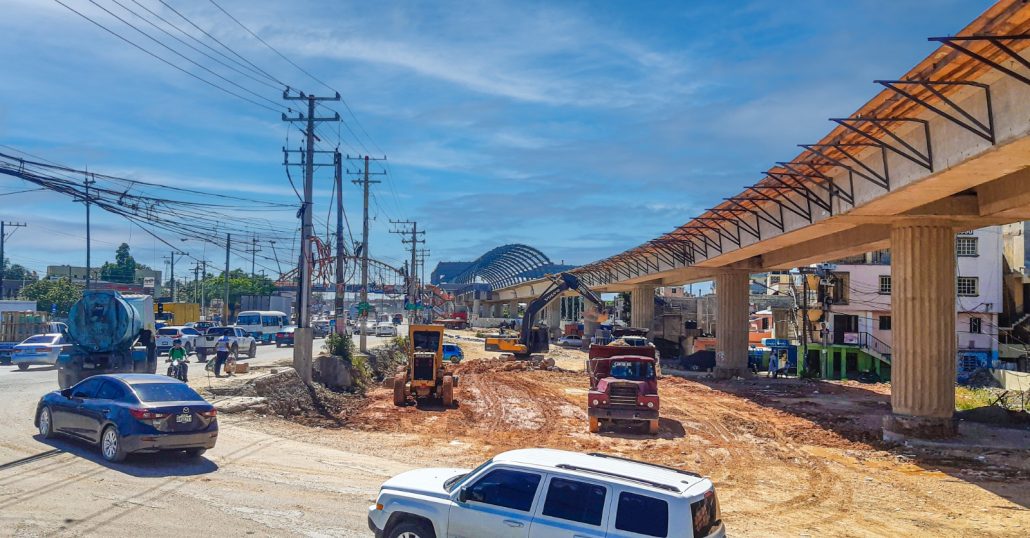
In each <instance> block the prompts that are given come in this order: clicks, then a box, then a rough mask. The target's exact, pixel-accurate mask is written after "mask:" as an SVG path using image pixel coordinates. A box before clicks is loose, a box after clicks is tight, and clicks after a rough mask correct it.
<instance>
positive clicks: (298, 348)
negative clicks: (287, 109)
mask: <svg viewBox="0 0 1030 538" xmlns="http://www.w3.org/2000/svg"><path fill="white" fill-rule="evenodd" d="M283 99H284V100H287V101H307V105H308V113H307V116H305V115H304V114H303V113H300V114H298V115H297V117H287V116H286V114H283V115H282V119H283V121H289V122H294V121H304V122H306V123H307V128H306V129H305V133H304V136H305V138H306V139H307V151H306V152H305V156H306V161H305V163H304V164H305V166H304V205H303V206H302V207H301V232H300V262H299V264H298V267H297V275H298V276H299V277H300V286H299V289H298V290H297V330H296V331H295V335H294V338H295V339H294V344H293V367H294V369H296V370H297V373H298V374H300V378H301V379H303V380H304V382H305V383H311V352H312V349H311V348H312V336H313V335H312V332H311V269H312V267H311V264H312V256H311V239H312V238H313V237H314V235H315V233H314V229H313V227H312V224H311V213H312V210H313V209H314V201H313V199H312V198H313V194H312V192H313V190H314V176H315V124H316V123H320V122H323V121H340V114H339V113H336V114H334V116H333V117H332V118H316V117H315V104H316V103H317V102H318V101H339V100H340V94H339V93H337V94H336V95H335V96H334V97H315V96H314V95H305V94H304V93H303V92H301V93H300V95H297V96H291V95H290V93H289V90H288V89H287V90H284V91H283Z"/></svg>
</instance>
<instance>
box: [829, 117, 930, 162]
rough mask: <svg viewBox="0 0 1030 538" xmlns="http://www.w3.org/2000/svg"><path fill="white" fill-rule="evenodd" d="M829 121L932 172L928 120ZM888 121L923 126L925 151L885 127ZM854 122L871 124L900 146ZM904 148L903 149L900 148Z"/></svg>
mask: <svg viewBox="0 0 1030 538" xmlns="http://www.w3.org/2000/svg"><path fill="white" fill-rule="evenodd" d="M830 121H832V122H834V123H836V124H838V125H840V126H841V127H844V128H845V129H847V130H849V131H851V132H853V133H855V134H857V135H859V136H861V137H862V138H865V139H866V140H869V141H870V142H872V143H873V144H876V145H878V146H881V147H884V148H887V149H889V150H891V151H893V152H894V153H896V154H898V155H899V156H901V157H904V158H905V159H908V160H909V161H912V162H913V163H915V164H917V165H919V166H922V167H923V168H926V169H927V170H928V171H930V172H933V145H932V144H931V143H930V122H928V121H926V120H923V119H919V118H894V117H890V118H865V117H863V118H830ZM889 123H918V124H920V125H922V126H923V136H924V137H925V141H926V151H925V152H923V151H919V150H918V149H916V147H915V146H913V145H912V144H909V143H908V142H906V141H905V139H903V138H901V137H900V136H898V135H896V134H894V131H891V130H890V129H888V128H887V127H886V125H887V124H889ZM855 124H868V125H872V126H873V127H874V128H875V129H877V130H878V131H879V132H881V133H884V134H885V135H887V137H888V138H890V139H891V140H894V141H895V142H896V143H897V144H900V147H899V146H897V145H894V144H888V143H887V142H884V141H883V140H881V139H879V138H876V137H875V136H873V135H872V134H871V133H867V132H865V131H863V130H862V129H859V128H858V127H856V126H855ZM902 148H904V149H902Z"/></svg>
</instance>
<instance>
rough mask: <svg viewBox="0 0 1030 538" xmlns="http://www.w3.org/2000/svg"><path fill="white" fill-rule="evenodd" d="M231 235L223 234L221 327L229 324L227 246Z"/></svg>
mask: <svg viewBox="0 0 1030 538" xmlns="http://www.w3.org/2000/svg"><path fill="white" fill-rule="evenodd" d="M230 245H232V234H225V294H224V296H223V297H222V325H223V326H224V325H228V324H229V246H230Z"/></svg>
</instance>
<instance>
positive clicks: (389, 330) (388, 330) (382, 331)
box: [376, 321, 397, 336]
mask: <svg viewBox="0 0 1030 538" xmlns="http://www.w3.org/2000/svg"><path fill="white" fill-rule="evenodd" d="M376 336H397V327H396V326H395V325H394V324H393V323H390V322H389V321H384V322H382V323H380V324H378V325H376Z"/></svg>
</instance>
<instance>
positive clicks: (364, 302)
mask: <svg viewBox="0 0 1030 538" xmlns="http://www.w3.org/2000/svg"><path fill="white" fill-rule="evenodd" d="M347 158H348V159H351V157H350V156H349V155H348V156H347ZM354 159H355V160H364V161H365V173H364V175H363V178H362V179H356V180H354V181H352V183H354V184H355V185H362V186H363V187H364V191H365V201H364V208H365V209H364V214H363V219H362V226H361V304H360V305H358V313H359V315H358V319H360V320H361V339H360V340H359V344H358V349H360V350H361V352H362V353H365V352H366V351H368V344H367V341H366V333H367V330H366V327H365V325H366V323H365V322H366V321H367V320H368V308H369V304H368V187H369V185H370V184H372V183H381V182H380V181H372V180H370V179H369V176H370V175H384V174H385V173H386V172H378V173H376V174H372V173H370V172H369V171H368V163H369V161H384V160H386V157H383V158H382V159H371V158H369V156H368V155H365V157H364V158H362V157H354Z"/></svg>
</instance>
